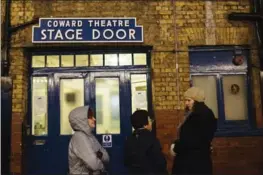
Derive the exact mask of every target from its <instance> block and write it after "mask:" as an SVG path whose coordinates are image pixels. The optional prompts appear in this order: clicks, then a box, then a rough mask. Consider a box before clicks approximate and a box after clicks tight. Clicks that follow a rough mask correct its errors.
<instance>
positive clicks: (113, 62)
mask: <svg viewBox="0 0 263 175" xmlns="http://www.w3.org/2000/svg"><path fill="white" fill-rule="evenodd" d="M105 66H118V56H117V54H105Z"/></svg>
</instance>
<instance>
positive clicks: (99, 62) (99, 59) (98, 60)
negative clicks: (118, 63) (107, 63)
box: [90, 54, 103, 66]
mask: <svg viewBox="0 0 263 175" xmlns="http://www.w3.org/2000/svg"><path fill="white" fill-rule="evenodd" d="M90 66H103V55H102V54H94V55H90Z"/></svg>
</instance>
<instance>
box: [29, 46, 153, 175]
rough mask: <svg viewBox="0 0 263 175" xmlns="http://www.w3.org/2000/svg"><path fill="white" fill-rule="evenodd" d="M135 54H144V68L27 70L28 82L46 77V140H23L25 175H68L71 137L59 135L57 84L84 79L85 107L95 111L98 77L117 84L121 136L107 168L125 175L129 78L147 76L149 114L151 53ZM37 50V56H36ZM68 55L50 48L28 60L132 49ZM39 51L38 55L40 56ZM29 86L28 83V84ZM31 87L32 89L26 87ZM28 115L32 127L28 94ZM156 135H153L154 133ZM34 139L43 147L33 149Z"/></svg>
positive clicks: (34, 146)
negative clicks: (124, 148)
mask: <svg viewBox="0 0 263 175" xmlns="http://www.w3.org/2000/svg"><path fill="white" fill-rule="evenodd" d="M135 48H136V52H138V53H143V52H144V53H147V65H144V66H114V67H113V66H99V67H71V68H65V67H60V68H29V70H30V75H31V78H32V77H34V76H47V77H48V136H32V135H31V134H30V135H28V136H25V140H26V144H25V154H26V155H25V161H26V162H27V164H26V168H25V174H34V175H37V174H47V175H48V174H67V172H68V157H67V156H68V143H69V140H70V137H71V136H70V135H63V136H62V135H60V103H59V99H60V97H59V94H60V92H59V89H60V87H59V86H60V84H59V81H60V79H62V78H67V79H72V78H73V79H74V78H84V95H85V99H84V101H85V105H90V106H91V107H92V108H93V109H95V107H96V106H95V104H96V103H95V102H96V99H95V82H94V81H95V78H97V77H118V78H119V80H120V82H119V83H120V91H119V92H120V118H121V134H120V135H113V147H112V148H107V150H108V152H109V155H110V157H111V161H110V164H109V165H108V166H107V168H108V170H109V172H110V173H111V174H123V173H125V172H126V169H125V167H124V166H123V163H122V158H123V155H122V152H123V143H124V139H125V138H126V137H127V136H128V135H130V134H131V132H132V129H131V124H130V115H131V84H130V76H131V74H146V75H147V89H148V91H147V97H148V109H149V112H150V113H153V112H152V101H151V100H152V99H151V75H150V67H151V66H150V63H151V62H150V52H148V49H146V50H147V52H146V50H145V48H142V49H138V48H137V47H135ZM36 50H37V52H36ZM72 50H73V51H74V52H68V49H65V50H64V49H62V51H60V50H59V49H56V50H53V48H48V49H47V50H45V48H43V49H40V50H38V49H35V50H33V51H32V50H30V52H29V55H28V57H29V59H30V58H31V56H32V55H34V54H37V55H39V54H68V53H71V54H80V53H91V52H92V53H100V54H102V53H106V52H107V53H109V52H112V53H116V52H119V53H125V52H126V53H135V50H133V49H127V48H126V49H125V48H124V49H123V50H122V51H120V50H117V51H116V50H115V51H112V50H108V49H107V47H105V50H104V51H102V50H88V49H87V50H88V51H83V50H81V49H80V50H78V49H77V50H74V48H73V49H71V51H72ZM40 51H41V52H40ZM29 85H31V81H29ZM29 87H31V86H29ZM28 99H29V103H28V111H29V115H28V118H27V120H26V122H27V123H26V125H27V126H28V127H29V128H30V127H31V123H32V122H31V120H32V116H31V115H32V114H31V110H32V109H31V91H30V89H29V94H28ZM154 132H155V131H154ZM96 137H97V138H98V140H99V142H101V141H102V140H101V137H102V136H101V135H96ZM37 139H41V140H45V141H46V143H45V144H44V145H33V142H34V141H35V140H37Z"/></svg>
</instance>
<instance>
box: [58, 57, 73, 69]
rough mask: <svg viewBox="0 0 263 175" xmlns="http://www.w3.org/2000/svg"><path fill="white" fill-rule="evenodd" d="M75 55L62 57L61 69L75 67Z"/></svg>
mask: <svg viewBox="0 0 263 175" xmlns="http://www.w3.org/2000/svg"><path fill="white" fill-rule="evenodd" d="M73 66H74V55H61V67H73Z"/></svg>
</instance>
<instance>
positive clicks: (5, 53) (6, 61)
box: [1, 0, 11, 76]
mask: <svg viewBox="0 0 263 175" xmlns="http://www.w3.org/2000/svg"><path fill="white" fill-rule="evenodd" d="M10 12H11V0H6V4H5V23H4V32H3V34H4V44H3V50H2V61H1V67H2V71H1V75H2V76H9V67H10V58H9V57H10V54H9V50H10V40H11V35H10V26H11V23H10V21H11V17H10Z"/></svg>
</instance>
